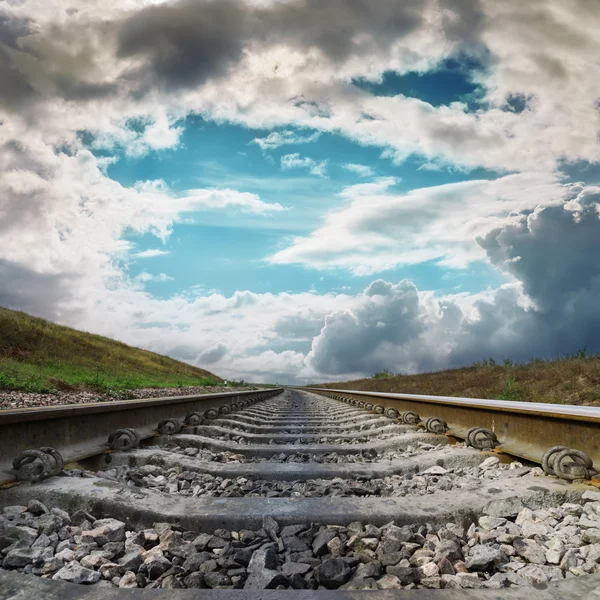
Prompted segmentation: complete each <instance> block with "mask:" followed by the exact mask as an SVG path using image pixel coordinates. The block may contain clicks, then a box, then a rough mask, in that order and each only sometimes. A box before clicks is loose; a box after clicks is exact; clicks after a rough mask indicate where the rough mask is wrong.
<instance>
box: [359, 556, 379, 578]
mask: <svg viewBox="0 0 600 600" xmlns="http://www.w3.org/2000/svg"><path fill="white" fill-rule="evenodd" d="M381 571H382V565H381V563H380V562H379V561H378V560H372V561H371V562H368V563H360V564H359V565H358V567H357V568H356V571H354V574H353V575H352V579H368V578H370V577H379V576H380V575H381Z"/></svg>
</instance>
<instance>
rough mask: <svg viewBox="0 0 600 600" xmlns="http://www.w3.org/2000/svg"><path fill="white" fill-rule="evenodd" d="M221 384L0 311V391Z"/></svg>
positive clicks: (111, 343) (172, 363)
mask: <svg viewBox="0 0 600 600" xmlns="http://www.w3.org/2000/svg"><path fill="white" fill-rule="evenodd" d="M221 382H222V380H221V379H220V378H219V377H217V376H215V375H213V374H212V373H210V372H208V371H205V370H204V369H198V368H196V367H192V366H191V365H188V364H186V363H182V362H179V361H177V360H174V359H172V358H168V357H166V356H161V355H159V354H155V353H154V352H148V351H147V350H141V349H139V348H134V347H132V346H127V345H126V344H122V343H121V342H117V341H115V340H111V339H109V338H105V337H102V336H99V335H94V334H91V333H86V332H83V331H78V330H76V329H71V328H70V327H63V326H62V325H56V324H55V323H51V322H49V321H45V320H44V319H38V318H37V317H32V316H30V315H27V314H25V313H22V312H17V311H13V310H9V309H6V308H2V307H0V390H22V391H28V392H51V391H54V390H57V389H59V390H66V389H76V388H89V389H93V390H98V391H103V390H107V389H113V390H120V389H136V388H144V387H177V386H202V385H219V384H220V383H221Z"/></svg>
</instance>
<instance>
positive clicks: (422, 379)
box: [318, 351, 600, 406]
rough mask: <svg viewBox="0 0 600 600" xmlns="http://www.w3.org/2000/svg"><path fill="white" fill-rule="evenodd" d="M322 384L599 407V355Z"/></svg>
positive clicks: (489, 363) (488, 363) (380, 375)
mask: <svg viewBox="0 0 600 600" xmlns="http://www.w3.org/2000/svg"><path fill="white" fill-rule="evenodd" d="M318 387H327V388H333V389H335V388H338V389H347V390H364V391H376V392H396V393H405V394H431V395H435V396H460V397H464V398H489V399H496V400H522V401H526V402H551V403H554V404H578V405H586V406H600V356H599V355H593V356H589V355H587V354H586V352H585V351H581V352H578V353H577V354H575V355H573V356H568V357H564V358H560V359H557V360H549V361H544V360H540V359H535V360H531V361H529V362H528V363H524V364H513V363H511V362H510V361H505V363H504V364H496V363H495V362H494V361H493V360H492V361H483V362H482V363H477V364H475V365H473V366H471V367H466V368H463V369H452V370H448V371H438V372H436V373H421V374H419V375H394V374H392V373H388V372H387V371H383V372H381V373H377V374H376V375H374V376H373V377H371V378H369V379H359V380H356V381H346V382H342V383H325V384H319V385H318Z"/></svg>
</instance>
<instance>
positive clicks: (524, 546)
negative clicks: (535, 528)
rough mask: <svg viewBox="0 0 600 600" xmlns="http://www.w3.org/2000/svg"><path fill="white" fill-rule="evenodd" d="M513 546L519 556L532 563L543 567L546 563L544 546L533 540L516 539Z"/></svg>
mask: <svg viewBox="0 0 600 600" xmlns="http://www.w3.org/2000/svg"><path fill="white" fill-rule="evenodd" d="M513 546H514V548H515V550H516V551H517V554H519V556H522V557H523V558H525V559H526V560H528V561H529V562H530V563H535V564H538V565H543V564H544V563H545V562H546V552H545V550H544V548H542V546H540V545H539V544H538V543H537V542H534V541H533V540H529V539H527V540H524V539H516V540H515V541H514V542H513Z"/></svg>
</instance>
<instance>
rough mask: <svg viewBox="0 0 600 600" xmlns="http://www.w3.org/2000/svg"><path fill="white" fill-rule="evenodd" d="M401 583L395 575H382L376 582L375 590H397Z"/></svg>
mask: <svg viewBox="0 0 600 600" xmlns="http://www.w3.org/2000/svg"><path fill="white" fill-rule="evenodd" d="M401 587H402V583H400V580H399V579H398V578H397V577H396V576H395V575H390V574H387V575H384V576H383V577H381V578H380V579H378V580H377V588H378V589H380V590H399V589H400V588H401Z"/></svg>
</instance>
